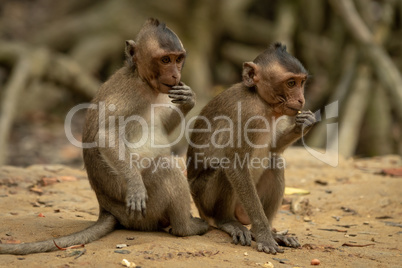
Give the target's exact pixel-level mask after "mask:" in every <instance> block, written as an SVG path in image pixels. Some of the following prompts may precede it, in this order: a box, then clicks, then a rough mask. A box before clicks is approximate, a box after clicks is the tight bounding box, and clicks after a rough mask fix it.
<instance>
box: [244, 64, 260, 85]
mask: <svg viewBox="0 0 402 268" xmlns="http://www.w3.org/2000/svg"><path fill="white" fill-rule="evenodd" d="M257 72H258V65H257V64H255V63H254V62H251V61H250V62H245V63H243V83H244V85H245V86H246V87H253V86H255V85H256V82H258V80H259V79H258V76H257Z"/></svg>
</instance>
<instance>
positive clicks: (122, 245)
mask: <svg viewBox="0 0 402 268" xmlns="http://www.w3.org/2000/svg"><path fill="white" fill-rule="evenodd" d="M126 247H128V245H127V244H117V245H116V248H126Z"/></svg>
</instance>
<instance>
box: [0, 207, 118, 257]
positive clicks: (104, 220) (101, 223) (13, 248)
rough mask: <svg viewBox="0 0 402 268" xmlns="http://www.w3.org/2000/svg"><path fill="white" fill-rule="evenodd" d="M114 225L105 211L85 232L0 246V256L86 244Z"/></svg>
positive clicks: (103, 234) (105, 233)
mask: <svg viewBox="0 0 402 268" xmlns="http://www.w3.org/2000/svg"><path fill="white" fill-rule="evenodd" d="M116 224H117V220H116V218H115V217H114V216H113V215H112V214H110V213H109V212H106V211H101V213H100V215H99V218H98V220H97V221H96V223H95V224H94V225H92V226H90V227H88V228H87V229H85V230H82V231H79V232H77V233H74V234H71V235H68V236H63V237H60V238H56V239H52V240H46V241H40V242H33V243H26V244H0V254H14V255H25V254H31V253H39V252H47V251H54V250H57V249H58V248H57V247H56V246H55V244H54V243H56V244H57V245H58V246H59V247H63V248H64V247H69V246H73V245H80V244H86V243H89V242H92V241H95V240H97V239H99V238H101V237H103V236H105V235H107V234H108V233H110V232H112V231H113V230H114V228H115V226H116ZM53 241H54V242H53Z"/></svg>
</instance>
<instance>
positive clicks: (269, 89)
mask: <svg viewBox="0 0 402 268" xmlns="http://www.w3.org/2000/svg"><path fill="white" fill-rule="evenodd" d="M253 72H254V74H253V83H254V84H255V87H256V90H257V93H258V94H259V95H260V97H261V98H262V99H264V100H265V101H266V102H267V103H268V104H269V105H270V106H271V107H273V108H274V111H275V113H276V114H278V115H288V116H295V115H296V114H297V113H298V111H300V110H301V109H303V106H304V103H305V100H304V85H305V83H306V80H307V74H306V73H293V72H289V71H287V70H286V69H285V68H284V67H283V66H281V65H280V64H278V63H275V64H273V65H271V66H268V67H265V68H264V67H260V66H259V65H254V70H253Z"/></svg>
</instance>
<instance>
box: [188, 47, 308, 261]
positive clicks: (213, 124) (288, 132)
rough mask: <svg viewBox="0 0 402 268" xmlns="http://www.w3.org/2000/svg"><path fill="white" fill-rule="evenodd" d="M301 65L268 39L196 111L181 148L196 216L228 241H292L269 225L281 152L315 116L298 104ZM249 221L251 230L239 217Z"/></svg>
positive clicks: (279, 184) (279, 188) (262, 244)
mask: <svg viewBox="0 0 402 268" xmlns="http://www.w3.org/2000/svg"><path fill="white" fill-rule="evenodd" d="M306 80H307V71H306V70H305V68H304V67H303V66H302V64H301V63H300V62H299V61H298V60H297V59H296V58H294V57H292V56H291V55H289V54H288V53H287V51H286V47H285V46H284V45H282V44H280V43H275V44H273V45H272V46H270V47H269V48H268V49H267V50H265V51H264V52H263V53H261V54H260V55H259V56H257V58H256V59H255V60H254V61H253V62H246V63H244V65H243V82H242V83H238V84H236V85H233V86H232V87H231V88H229V89H227V90H226V91H224V92H223V93H221V94H220V95H218V96H217V97H215V98H214V99H213V100H212V101H211V102H209V103H208V104H207V105H206V106H205V107H204V109H203V110H202V111H201V114H200V117H199V118H198V119H197V121H196V122H195V125H194V129H193V133H192V135H191V139H190V146H189V149H188V153H187V157H188V161H189V164H188V180H189V183H190V188H191V192H192V195H193V198H194V201H195V204H196V205H197V208H198V210H199V211H200V215H201V217H202V218H204V219H206V220H209V221H212V222H213V223H214V224H215V225H216V226H217V227H218V228H220V229H222V230H223V231H225V232H227V233H228V234H229V235H231V236H232V238H233V241H234V243H236V244H238V243H240V244H242V245H251V241H252V238H254V239H255V240H256V242H257V249H258V250H259V251H264V252H266V253H272V254H276V253H277V252H283V250H282V249H281V248H280V247H279V246H278V243H279V244H281V245H285V246H289V247H299V246H300V245H299V242H298V241H297V239H296V238H294V237H289V236H286V235H283V234H279V233H276V232H273V231H272V220H273V218H274V216H275V214H276V212H277V210H278V207H279V206H280V205H281V201H282V197H283V193H284V187H285V179H284V166H285V162H284V159H283V158H282V156H281V154H282V152H283V151H284V150H285V149H286V148H287V147H288V146H289V145H290V144H292V143H293V142H294V141H296V140H297V139H299V138H300V137H301V136H302V135H303V134H306V133H307V131H308V130H309V129H310V127H311V126H312V125H313V124H314V123H315V121H316V120H315V117H314V115H313V114H312V113H311V112H310V111H303V112H301V111H300V110H301V109H302V108H303V106H304V102H305V100H304V85H305V82H306ZM250 223H251V225H252V227H251V231H250V230H249V229H247V228H246V227H245V226H244V225H247V224H250Z"/></svg>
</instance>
